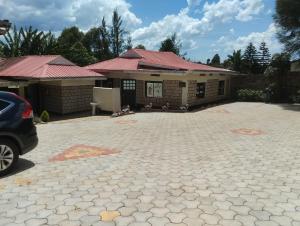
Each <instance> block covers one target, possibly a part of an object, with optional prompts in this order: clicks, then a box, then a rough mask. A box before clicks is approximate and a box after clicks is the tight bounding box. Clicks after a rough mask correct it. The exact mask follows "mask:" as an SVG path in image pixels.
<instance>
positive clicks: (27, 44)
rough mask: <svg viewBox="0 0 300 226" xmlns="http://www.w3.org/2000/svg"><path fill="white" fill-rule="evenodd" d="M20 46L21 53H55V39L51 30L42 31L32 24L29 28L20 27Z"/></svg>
mask: <svg viewBox="0 0 300 226" xmlns="http://www.w3.org/2000/svg"><path fill="white" fill-rule="evenodd" d="M20 33H21V39H22V41H21V46H20V51H21V54H22V55H43V54H50V53H55V51H56V50H55V49H56V39H55V37H54V35H53V34H51V32H48V33H44V32H43V31H39V30H38V29H34V28H33V27H32V26H30V27H29V28H25V29H23V28H21V29H20Z"/></svg>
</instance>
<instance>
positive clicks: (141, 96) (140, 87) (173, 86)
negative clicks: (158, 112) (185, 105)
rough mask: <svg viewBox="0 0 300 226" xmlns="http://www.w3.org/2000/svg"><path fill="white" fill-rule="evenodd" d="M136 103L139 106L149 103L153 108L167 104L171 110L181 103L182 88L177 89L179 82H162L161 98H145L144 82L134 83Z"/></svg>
mask: <svg viewBox="0 0 300 226" xmlns="http://www.w3.org/2000/svg"><path fill="white" fill-rule="evenodd" d="M136 102H137V104H139V105H146V104H149V103H150V102H151V103H152V104H153V106H155V107H161V106H163V105H165V104H166V103H167V102H168V103H169V104H170V105H171V108H172V107H173V108H177V107H178V106H181V103H182V88H181V87H179V81H176V80H164V81H163V97H162V98H155V97H146V94H145V81H141V80H137V81H136Z"/></svg>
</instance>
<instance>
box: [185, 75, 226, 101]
mask: <svg viewBox="0 0 300 226" xmlns="http://www.w3.org/2000/svg"><path fill="white" fill-rule="evenodd" d="M219 81H221V80H218V79H209V80H207V81H206V86H205V97H204V98H199V97H197V96H196V93H197V81H196V80H193V81H189V82H188V104H189V105H191V106H195V105H200V104H204V103H208V102H214V101H218V100H222V99H225V98H227V97H228V94H229V91H228V87H229V84H228V80H225V95H222V96H219V95H218V87H219Z"/></svg>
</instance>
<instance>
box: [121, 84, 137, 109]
mask: <svg viewBox="0 0 300 226" xmlns="http://www.w3.org/2000/svg"><path fill="white" fill-rule="evenodd" d="M121 92H122V93H121V97H122V98H121V99H122V106H126V105H129V106H130V108H135V107H136V80H133V79H124V80H122V81H121Z"/></svg>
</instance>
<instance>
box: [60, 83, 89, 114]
mask: <svg viewBox="0 0 300 226" xmlns="http://www.w3.org/2000/svg"><path fill="white" fill-rule="evenodd" d="M92 100H93V86H62V113H63V114H67V113H73V112H80V111H88V110H90V109H91V105H90V103H91V102H92Z"/></svg>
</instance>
